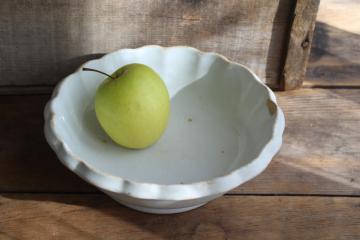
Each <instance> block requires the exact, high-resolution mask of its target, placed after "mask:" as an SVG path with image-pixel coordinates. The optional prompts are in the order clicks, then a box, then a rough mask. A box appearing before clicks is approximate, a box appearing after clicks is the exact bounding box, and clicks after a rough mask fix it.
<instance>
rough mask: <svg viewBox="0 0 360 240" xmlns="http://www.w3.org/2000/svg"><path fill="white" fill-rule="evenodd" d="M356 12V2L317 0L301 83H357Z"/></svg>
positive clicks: (359, 31) (359, 5)
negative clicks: (304, 76)
mask: <svg viewBox="0 0 360 240" xmlns="http://www.w3.org/2000/svg"><path fill="white" fill-rule="evenodd" d="M359 12H360V2H359V1H353V0H344V1H341V2H339V1H336V0H322V1H321V3H320V7H319V13H318V16H317V21H318V22H317V23H316V27H315V33H314V40H313V44H312V50H311V54H310V59H309V66H308V69H307V73H306V79H305V82H304V86H307V87H312V86H324V85H326V86H339V85H340V86H360V14H359Z"/></svg>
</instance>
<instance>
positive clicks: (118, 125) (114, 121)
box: [95, 63, 170, 149]
mask: <svg viewBox="0 0 360 240" xmlns="http://www.w3.org/2000/svg"><path fill="white" fill-rule="evenodd" d="M111 76H112V77H113V79H111V78H110V77H108V78H106V79H105V80H104V82H103V83H102V84H101V85H100V86H99V88H98V89H97V91H96V96H95V112H96V116H97V119H98V121H99V123H100V125H101V127H102V128H103V129H104V130H105V132H106V133H107V134H108V135H109V136H110V138H111V139H112V140H114V141H115V142H116V143H118V144H119V145H121V146H124V147H127V148H133V149H141V148H146V147H149V146H150V145H152V144H153V143H155V142H156V141H157V140H158V139H159V138H160V137H161V135H162V134H163V132H164V130H165V128H166V126H167V122H168V118H169V112H170V100H169V93H168V91H167V88H166V86H165V83H164V82H163V80H162V79H161V78H160V76H159V75H158V74H157V73H156V72H155V71H154V70H152V69H151V68H150V67H148V66H146V65H143V64H137V63H136V64H129V65H126V66H123V67H121V68H119V69H118V70H116V71H115V72H114V73H113V74H112V75H111Z"/></svg>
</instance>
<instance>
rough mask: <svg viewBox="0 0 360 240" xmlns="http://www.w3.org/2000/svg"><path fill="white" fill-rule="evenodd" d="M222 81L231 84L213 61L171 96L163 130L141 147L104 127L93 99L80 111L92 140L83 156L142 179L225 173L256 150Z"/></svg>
mask: <svg viewBox="0 0 360 240" xmlns="http://www.w3.org/2000/svg"><path fill="white" fill-rule="evenodd" d="M229 81H230V80H229ZM230 85H231V84H230ZM224 87H226V88H229V82H228V80H227V79H226V78H224V74H223V72H221V71H219V64H218V63H214V64H213V66H211V67H210V69H209V71H208V72H207V73H206V74H205V75H204V76H202V77H200V78H199V79H197V80H195V81H193V82H192V83H191V84H189V85H187V86H185V87H184V88H182V89H181V90H180V91H178V92H177V93H176V94H175V95H174V96H173V97H172V99H171V114H170V119H169V123H168V127H167V129H166V131H165V133H164V135H163V136H162V137H161V139H160V140H159V141H158V142H157V143H155V144H154V145H153V146H151V147H149V148H147V149H142V150H130V149H126V148H123V147H120V146H118V145H117V144H116V143H114V142H113V141H112V140H111V139H110V138H109V137H108V136H107V135H106V134H105V132H104V131H103V130H102V129H101V127H100V125H99V123H98V121H97V119H96V115H95V111H94V107H93V104H91V105H89V106H88V108H86V110H85V111H84V112H83V117H82V125H83V127H84V131H83V134H85V135H86V136H85V138H87V139H88V140H87V141H89V143H91V144H89V145H86V147H87V148H88V149H87V150H86V151H85V152H86V154H83V157H82V158H83V159H84V160H85V161H86V162H88V163H89V164H91V165H93V166H94V167H95V168H97V169H100V170H101V171H103V172H106V173H108V174H111V175H114V176H119V177H122V178H125V179H129V180H134V181H138V182H151V183H158V184H183V183H193V182H198V181H206V180H209V179H213V178H215V177H220V176H223V175H226V174H228V173H229V172H230V171H232V170H235V169H237V168H239V167H241V166H243V165H244V164H246V163H248V162H249V161H251V160H252V159H254V158H255V157H256V155H257V154H258V151H256V150H255V149H254V148H252V147H249V144H250V145H253V144H252V143H251V136H249V133H248V131H247V129H246V127H244V126H243V125H242V124H241V121H239V116H238V114H237V113H236V110H235V109H234V106H232V104H231V102H229V98H228V97H229V96H228V94H229V93H228V90H229V89H224ZM230 87H231V86H230ZM98 153H102V154H101V155H99V154H98Z"/></svg>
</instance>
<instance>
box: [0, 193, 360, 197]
mask: <svg viewBox="0 0 360 240" xmlns="http://www.w3.org/2000/svg"><path fill="white" fill-rule="evenodd" d="M1 194H18V195H26V194H33V195H48V194H51V195H106V194H105V193H103V192H100V191H99V192H49V191H37V192H19V191H1V192H0V195H1ZM224 196H227V197H241V196H250V197H324V198H327V197H338V198H360V196H358V195H346V194H306V193H305V194H301V193H232V192H229V193H225V194H224Z"/></svg>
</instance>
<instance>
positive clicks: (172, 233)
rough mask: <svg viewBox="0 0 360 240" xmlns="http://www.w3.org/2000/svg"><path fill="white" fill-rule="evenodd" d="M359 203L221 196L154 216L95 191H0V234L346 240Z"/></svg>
mask: <svg viewBox="0 0 360 240" xmlns="http://www.w3.org/2000/svg"><path fill="white" fill-rule="evenodd" d="M359 207H360V200H359V198H341V197H337V198H329V197H276V196H274V197H253V196H242V197H231V196H227V197H222V198H220V199H218V200H215V201H213V202H211V203H209V204H207V205H205V206H203V207H201V208H199V209H197V210H194V211H191V212H187V213H183V214H175V215H163V216H160V215H150V214H144V213H139V212H135V211H133V210H130V209H127V208H125V207H122V206H121V205H119V204H117V203H115V202H114V201H113V200H111V199H110V198H108V197H106V196H104V195H102V194H101V195H100V194H93V195H88V194H85V195H71V194H69V195H44V194H25V195H22V194H4V195H2V196H1V197H0V216H1V218H0V238H1V239H6V240H7V239H24V240H25V239H109V240H110V239H126V240H127V239H132V240H137V239H177V240H181V239H208V240H210V239H214V240H221V239H229V240H231V239H241V240H246V239H289V240H290V239H302V240H308V239H309V240H310V239H311V240H312V239H327V240H332V239H333V240H339V239H341V240H345V239H349V240H350V239H352V240H353V239H359V238H360V214H359Z"/></svg>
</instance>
